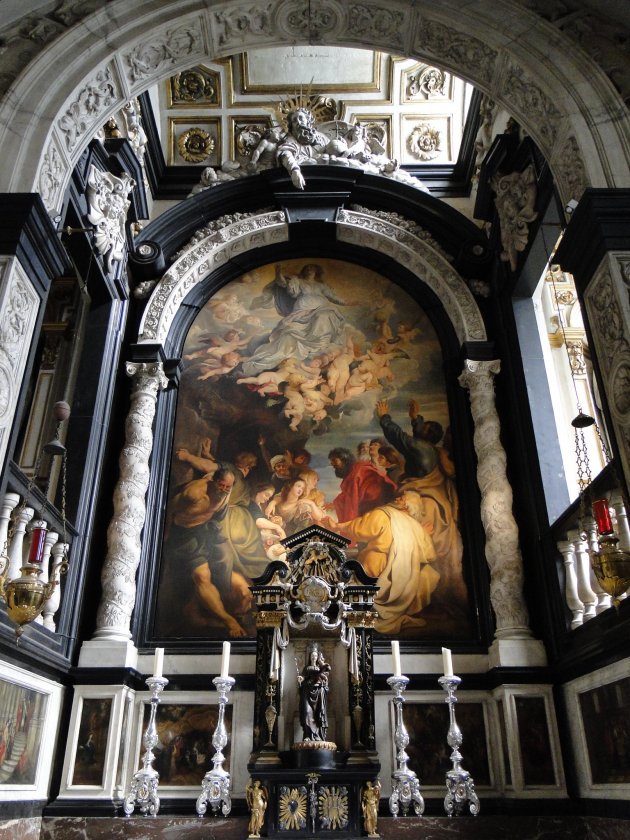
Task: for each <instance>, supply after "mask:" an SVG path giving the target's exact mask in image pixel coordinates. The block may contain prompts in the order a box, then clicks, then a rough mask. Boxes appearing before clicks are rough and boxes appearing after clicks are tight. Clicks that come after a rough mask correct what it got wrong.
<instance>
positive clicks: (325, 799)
mask: <svg viewBox="0 0 630 840" xmlns="http://www.w3.org/2000/svg"><path fill="white" fill-rule="evenodd" d="M318 803H319V808H318V811H319V821H320V824H321V827H322V828H323V829H325V830H327V831H339V830H343V829H344V828H347V827H348V788H347V787H345V785H330V786H328V787H321V788H320V789H319V794H318Z"/></svg>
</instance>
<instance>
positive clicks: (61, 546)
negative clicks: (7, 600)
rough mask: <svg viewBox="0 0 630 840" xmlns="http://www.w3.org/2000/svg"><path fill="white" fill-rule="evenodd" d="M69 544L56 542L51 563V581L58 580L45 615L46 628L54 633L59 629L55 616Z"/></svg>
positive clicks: (44, 610) (45, 608)
mask: <svg viewBox="0 0 630 840" xmlns="http://www.w3.org/2000/svg"><path fill="white" fill-rule="evenodd" d="M68 549H69V546H68V543H62V542H56V543H55V544H54V545H53V547H52V561H51V563H50V580H56V581H57V586H55V588H54V590H53V593H52V595H51V596H50V598H49V599H48V600H47V601H46V603H45V604H44V609H43V615H44V627H46V628H48V630H52V632H53V633H54V632H55V630H56V629H57V626H56V624H55V622H54V621H53V618H54V615H55V613H56V612H57V610H58V609H59V604H60V603H61V584H60V583H59V580H60V578H61V566H62V563H63V560H64V555H67V553H68Z"/></svg>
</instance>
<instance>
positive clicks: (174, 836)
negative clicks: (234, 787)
mask: <svg viewBox="0 0 630 840" xmlns="http://www.w3.org/2000/svg"><path fill="white" fill-rule="evenodd" d="M9 822H10V823H11V826H9ZM17 822H26V821H17V820H16V821H13V820H11V821H8V822H7V823H4V824H2V823H0V840H15V838H18V837H19V838H20V840H117V838H125V840H202V838H203V840H208V839H209V838H211V840H245V838H247V823H248V821H247V818H246V817H229V818H228V819H219V818H217V817H211V818H202V819H197V818H191V817H168V816H158V817H155V818H147V817H131V818H129V819H126V818H124V817H120V818H116V819H111V818H106V817H91V818H90V817H55V818H52V817H46V818H44V819H43V820H42V822H41V834H39V833H35V829H36V826H35V824H33V826H32V829H33V833H31V831H26V832H24V831H22V830H19V829H18V831H17V832H16V828H18V826H16V823H17ZM22 828H23V829H26V825H24V826H22ZM378 828H379V833H380V836H381V837H382V838H383V840H418V838H422V840H460V839H461V840H505V838H510V840H628V837H630V821H623V820H615V819H606V818H599V817H597V818H595V817H591V818H584V817H523V816H486V817H484V816H480V817H476V818H475V817H460V818H457V819H452V820H449V819H448V818H446V817H421V818H416V817H404V818H399V819H397V820H395V819H393V818H392V817H384V818H382V819H380V820H379V824H378ZM5 830H6V831H7V832H8V833H5ZM304 837H305V840H309V838H308V836H307V835H306V834H305V835H304Z"/></svg>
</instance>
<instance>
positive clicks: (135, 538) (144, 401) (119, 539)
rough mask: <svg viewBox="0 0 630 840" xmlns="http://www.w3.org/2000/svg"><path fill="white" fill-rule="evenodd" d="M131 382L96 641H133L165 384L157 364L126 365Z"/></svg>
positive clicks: (133, 363)
mask: <svg viewBox="0 0 630 840" xmlns="http://www.w3.org/2000/svg"><path fill="white" fill-rule="evenodd" d="M125 368H126V371H127V375H128V376H130V377H131V379H132V388H131V405H130V407H129V413H128V415H127V420H126V422H125V445H124V447H123V449H122V452H121V454H120V460H119V467H120V476H119V479H118V483H117V484H116V488H115V490H114V515H113V517H112V521H111V522H110V525H109V528H108V530H107V557H106V558H105V564H104V566H103V571H102V574H101V583H102V586H103V596H102V599H101V603H100V606H99V609H98V614H97V619H96V633H95V638H101V639H102V638H106V639H114V640H120V641H126V640H129V639H130V638H131V632H130V627H131V614H132V612H133V608H134V605H135V599H136V571H137V569H138V564H139V562H140V549H141V542H140V535H141V533H142V528H143V527H144V520H145V515H146V507H145V496H146V492H147V488H148V486H149V477H150V470H149V458H150V456H151V450H152V448H153V429H152V427H153V418H154V416H155V405H156V401H157V394H158V391H160V390H164V389H165V388H166V387H167V385H168V378H167V376H166V375H165V373H164V368H163V366H162V363H161V362H127V363H126V365H125Z"/></svg>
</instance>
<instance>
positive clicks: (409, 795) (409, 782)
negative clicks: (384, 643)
mask: <svg viewBox="0 0 630 840" xmlns="http://www.w3.org/2000/svg"><path fill="white" fill-rule="evenodd" d="M408 682H409V678H408V677H403V676H400V677H389V679H388V680H387V685H388V686H389V687H390V688H391V690H392V691H393V692H394V699H393V700H392V702H393V704H394V714H395V720H396V723H395V727H394V744H395V745H396V769H395V770H394V772H393V773H392V795H391V796H390V797H389V810H390V812H391V814H392V815H393V816H394V817H397V816H398V812H399V810H400V809H402V812H403V815H405V816H406V815H407V812H408V811H409V807H410V806H411V805H413V810H414V811H415V813H416V815H417V816H418V817H419V816H420V815H421V814H423V813H424V799H423V797H422V794H421V793H420V781H419V780H418V777H417V776H416V774H415V773H414V771H413V770H410V769H409V768H408V767H407V762H408V761H409V756H408V755H407V752H406V749H407V747H408V746H409V733H408V732H407V729H406V727H405V722H404V720H403V703H404V702H405V701H404V699H403V692H404V690H405V689H406V688H407V683H408Z"/></svg>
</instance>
